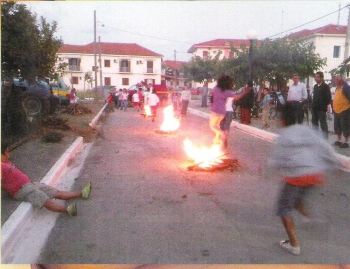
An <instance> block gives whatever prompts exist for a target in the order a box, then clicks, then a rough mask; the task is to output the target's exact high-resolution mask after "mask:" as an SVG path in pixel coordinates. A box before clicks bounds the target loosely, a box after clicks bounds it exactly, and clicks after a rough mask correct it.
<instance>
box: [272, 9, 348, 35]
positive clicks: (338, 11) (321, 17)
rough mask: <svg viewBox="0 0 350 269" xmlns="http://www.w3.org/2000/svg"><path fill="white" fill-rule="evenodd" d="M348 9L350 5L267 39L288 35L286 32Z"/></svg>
mask: <svg viewBox="0 0 350 269" xmlns="http://www.w3.org/2000/svg"><path fill="white" fill-rule="evenodd" d="M346 7H349V5H346V6H344V7H343V8H341V9H337V10H336V11H333V12H331V13H329V14H327V15H324V16H322V17H319V18H317V19H314V20H312V21H309V22H307V23H304V24H302V25H299V26H297V27H294V28H291V29H289V30H286V31H283V32H281V33H278V34H275V35H272V36H269V37H267V38H271V37H274V36H277V35H281V34H284V33H286V32H289V31H292V30H294V29H297V28H300V27H302V26H305V25H307V24H309V23H312V22H315V21H318V20H320V19H323V18H325V17H327V16H329V15H332V14H333V13H336V12H340V11H341V10H343V9H344V8H346Z"/></svg>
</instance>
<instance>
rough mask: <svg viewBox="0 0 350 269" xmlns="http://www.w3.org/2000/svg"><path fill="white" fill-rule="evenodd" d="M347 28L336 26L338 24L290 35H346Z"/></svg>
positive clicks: (293, 36)
mask: <svg viewBox="0 0 350 269" xmlns="http://www.w3.org/2000/svg"><path fill="white" fill-rule="evenodd" d="M346 31H347V26H344V25H336V24H328V25H325V26H322V27H319V28H316V29H313V30H308V29H304V30H301V31H299V32H296V33H292V34H290V37H292V38H295V37H306V36H312V35H316V34H324V35H346Z"/></svg>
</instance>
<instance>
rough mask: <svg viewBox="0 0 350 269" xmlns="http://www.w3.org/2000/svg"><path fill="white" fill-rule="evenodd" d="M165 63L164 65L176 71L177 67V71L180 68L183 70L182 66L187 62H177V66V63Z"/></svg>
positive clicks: (168, 61)
mask: <svg viewBox="0 0 350 269" xmlns="http://www.w3.org/2000/svg"><path fill="white" fill-rule="evenodd" d="M163 63H164V64H165V65H166V66H167V67H171V68H173V69H175V67H176V69H179V68H181V66H182V65H183V64H185V63H186V62H182V61H176V64H175V61H171V60H166V61H164V62H163Z"/></svg>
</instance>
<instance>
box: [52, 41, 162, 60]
mask: <svg viewBox="0 0 350 269" xmlns="http://www.w3.org/2000/svg"><path fill="white" fill-rule="evenodd" d="M96 50H97V53H99V51H100V49H99V43H96ZM58 53H81V54H94V43H90V44H87V45H63V46H62V47H60V48H59V50H58ZM101 54H112V55H137V56H160V57H162V56H163V55H161V54H159V53H156V52H154V51H151V50H149V49H146V48H144V47H142V46H140V45H138V44H135V43H106V42H101Z"/></svg>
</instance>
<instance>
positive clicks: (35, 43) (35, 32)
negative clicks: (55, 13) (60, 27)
mask: <svg viewBox="0 0 350 269" xmlns="http://www.w3.org/2000/svg"><path fill="white" fill-rule="evenodd" d="M1 7H2V9H1V21H2V22H1V39H2V42H1V43H2V45H1V68H2V76H3V77H4V78H7V79H11V78H13V77H21V78H23V79H27V80H28V81H30V82H31V81H34V80H35V79H36V78H38V79H45V77H47V76H49V74H50V73H54V66H55V62H56V53H57V50H58V48H59V47H60V46H61V45H62V40H61V39H58V38H56V37H54V34H55V32H56V31H57V23H56V22H55V21H53V22H52V25H50V24H49V23H47V22H46V20H45V19H44V18H43V17H41V18H40V21H39V23H38V22H37V18H36V15H35V14H32V13H31V12H30V11H29V10H27V8H26V5H24V4H17V3H14V2H2V3H1Z"/></svg>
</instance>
